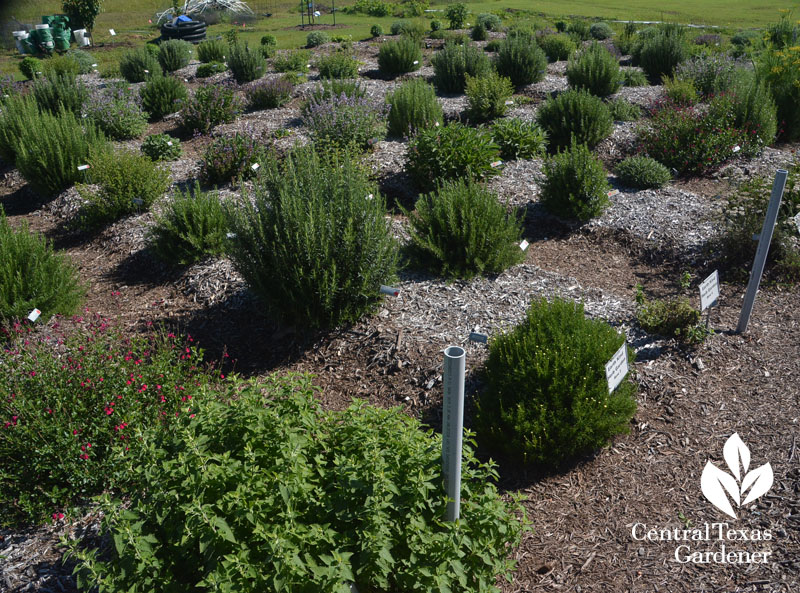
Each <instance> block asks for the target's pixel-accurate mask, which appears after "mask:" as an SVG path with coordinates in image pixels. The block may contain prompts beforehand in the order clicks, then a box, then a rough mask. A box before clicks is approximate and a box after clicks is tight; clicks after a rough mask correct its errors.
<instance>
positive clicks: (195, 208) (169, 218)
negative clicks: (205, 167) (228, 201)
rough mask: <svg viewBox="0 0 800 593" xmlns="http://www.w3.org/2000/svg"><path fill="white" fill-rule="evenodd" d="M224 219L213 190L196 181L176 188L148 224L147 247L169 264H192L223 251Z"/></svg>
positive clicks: (226, 223) (220, 253) (225, 223)
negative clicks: (185, 188) (189, 186)
mask: <svg viewBox="0 0 800 593" xmlns="http://www.w3.org/2000/svg"><path fill="white" fill-rule="evenodd" d="M227 230H228V221H227V219H226V218H225V212H224V211H223V209H222V204H221V203H220V201H219V196H218V195H217V194H216V193H214V192H204V191H202V190H201V189H200V186H199V184H195V186H194V189H193V190H192V191H186V192H180V191H179V192H178V193H177V194H176V195H175V197H174V199H172V200H171V201H170V202H169V204H167V206H166V207H165V208H164V211H163V212H162V213H161V214H159V215H157V216H156V222H155V225H153V226H152V227H151V228H150V233H149V240H150V248H151V249H152V250H153V252H154V253H155V254H156V256H157V257H158V258H159V259H161V260H162V261H165V262H168V263H170V264H172V265H176V264H177V265H188V264H193V263H195V262H197V261H200V260H201V259H204V258H206V257H211V256H219V255H222V254H223V253H224V252H225V241H226V234H227Z"/></svg>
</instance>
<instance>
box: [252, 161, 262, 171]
mask: <svg viewBox="0 0 800 593" xmlns="http://www.w3.org/2000/svg"><path fill="white" fill-rule="evenodd" d="M260 166H261V165H259V164H258V163H253V164H252V165H250V168H251V169H252V170H253V171H258V168H259V167H260Z"/></svg>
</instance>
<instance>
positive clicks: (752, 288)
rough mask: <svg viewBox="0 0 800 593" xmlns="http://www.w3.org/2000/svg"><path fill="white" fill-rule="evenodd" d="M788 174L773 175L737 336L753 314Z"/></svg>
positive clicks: (784, 171) (742, 331) (782, 171)
mask: <svg viewBox="0 0 800 593" xmlns="http://www.w3.org/2000/svg"><path fill="white" fill-rule="evenodd" d="M788 174H789V173H788V172H787V171H786V169H778V171H777V172H776V173H775V182H774V183H773V184H772V195H771V196H770V198H769V206H768V207H767V216H766V217H765V218H764V226H763V227H761V235H760V236H759V238H758V249H757V250H756V257H755V260H753V270H752V271H751V272H750V282H748V284H747V292H746V293H745V295H744V305H742V313H741V315H740V316H739V325H737V326H736V333H737V334H741V333H744V332H745V331H747V324H748V322H749V321H750V314H751V313H752V312H753V305H754V304H755V302H756V294H757V293H758V286H759V285H760V284H761V276H762V274H763V273H764V265H765V264H766V263H767V254H768V253H769V244H770V243H771V242H772V232H773V231H774V230H775V222H776V221H777V220H778V209H779V208H780V207H781V198H783V188H784V187H786V176H787V175H788Z"/></svg>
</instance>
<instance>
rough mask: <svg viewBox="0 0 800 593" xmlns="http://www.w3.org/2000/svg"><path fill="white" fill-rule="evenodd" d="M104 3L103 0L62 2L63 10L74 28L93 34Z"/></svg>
mask: <svg viewBox="0 0 800 593" xmlns="http://www.w3.org/2000/svg"><path fill="white" fill-rule="evenodd" d="M102 2H103V0H61V10H63V11H64V14H66V15H67V16H68V17H69V22H70V25H71V26H72V27H73V28H77V27H82V28H85V29H87V30H88V31H89V33H91V32H92V29H94V21H95V19H96V18H97V15H98V14H100V5H101V4H102Z"/></svg>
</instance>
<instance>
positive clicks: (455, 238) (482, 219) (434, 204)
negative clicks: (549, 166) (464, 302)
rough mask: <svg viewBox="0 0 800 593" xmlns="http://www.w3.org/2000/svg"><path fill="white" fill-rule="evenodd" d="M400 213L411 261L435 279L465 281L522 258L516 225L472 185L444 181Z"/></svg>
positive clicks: (493, 199)
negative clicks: (406, 226)
mask: <svg viewBox="0 0 800 593" xmlns="http://www.w3.org/2000/svg"><path fill="white" fill-rule="evenodd" d="M405 214H406V216H408V220H409V225H410V228H409V235H410V236H411V247H410V254H411V256H412V259H414V260H415V261H416V262H417V263H418V264H419V265H420V266H422V267H424V268H426V269H428V270H430V271H432V272H434V273H435V274H439V275H441V276H445V277H450V278H465V279H468V278H472V277H473V276H476V275H481V274H484V275H485V274H499V273H500V272H502V271H503V270H505V269H506V268H508V267H509V266H512V265H514V264H516V263H519V262H520V261H522V260H523V259H524V252H523V251H522V250H521V249H520V248H519V242H520V238H521V236H522V224H521V221H520V220H519V218H518V217H515V216H514V215H512V214H510V213H509V212H508V210H507V209H506V207H505V206H503V205H502V204H501V203H500V202H499V201H498V199H497V196H496V195H495V194H493V193H492V192H490V191H488V190H487V189H486V188H484V187H483V186H481V185H478V184H476V183H474V182H472V181H467V180H464V179H458V180H454V181H446V182H444V183H442V184H441V185H440V186H439V187H438V188H437V189H436V191H435V192H433V193H430V194H428V195H424V196H422V197H421V198H420V199H419V200H418V201H417V203H416V209H415V210H414V211H413V212H411V213H409V212H406V213H405Z"/></svg>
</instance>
